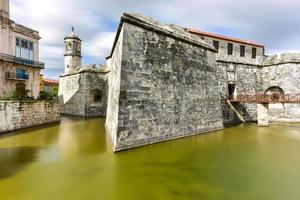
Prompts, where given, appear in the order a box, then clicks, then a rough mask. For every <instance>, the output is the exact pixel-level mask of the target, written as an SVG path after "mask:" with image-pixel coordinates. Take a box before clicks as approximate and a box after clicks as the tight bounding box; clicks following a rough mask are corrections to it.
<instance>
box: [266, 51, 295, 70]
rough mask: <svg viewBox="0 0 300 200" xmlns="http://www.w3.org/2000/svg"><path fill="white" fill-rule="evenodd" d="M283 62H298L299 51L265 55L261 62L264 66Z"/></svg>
mask: <svg viewBox="0 0 300 200" xmlns="http://www.w3.org/2000/svg"><path fill="white" fill-rule="evenodd" d="M283 64H300V53H283V54H277V55H272V56H267V57H266V58H265V60H264V62H263V66H264V67H269V66H274V65H283Z"/></svg>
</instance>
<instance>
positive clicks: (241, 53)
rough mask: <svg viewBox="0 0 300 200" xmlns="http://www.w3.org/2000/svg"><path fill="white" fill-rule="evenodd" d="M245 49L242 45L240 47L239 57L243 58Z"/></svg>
mask: <svg viewBox="0 0 300 200" xmlns="http://www.w3.org/2000/svg"><path fill="white" fill-rule="evenodd" d="M245 49H246V47H245V46H244V45H241V49H240V56H241V57H245Z"/></svg>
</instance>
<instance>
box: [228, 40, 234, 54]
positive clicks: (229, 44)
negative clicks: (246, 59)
mask: <svg viewBox="0 0 300 200" xmlns="http://www.w3.org/2000/svg"><path fill="white" fill-rule="evenodd" d="M232 53H233V44H232V43H228V49H227V54H228V55H232Z"/></svg>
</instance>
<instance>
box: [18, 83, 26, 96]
mask: <svg viewBox="0 0 300 200" xmlns="http://www.w3.org/2000/svg"><path fill="white" fill-rule="evenodd" d="M15 96H16V97H17V98H25V97H27V91H26V86H25V84H23V83H17V84H16V91H15Z"/></svg>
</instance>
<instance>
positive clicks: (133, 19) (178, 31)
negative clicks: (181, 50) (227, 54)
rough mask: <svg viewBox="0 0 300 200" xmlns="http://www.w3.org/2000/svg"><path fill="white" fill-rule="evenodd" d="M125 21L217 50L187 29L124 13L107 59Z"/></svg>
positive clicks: (210, 49) (139, 15)
mask: <svg viewBox="0 0 300 200" xmlns="http://www.w3.org/2000/svg"><path fill="white" fill-rule="evenodd" d="M125 22H127V23H129V24H132V25H135V26H138V27H141V28H143V29H146V30H149V31H153V32H156V33H158V34H162V35H166V36H168V37H171V38H174V39H176V40H179V41H182V42H185V43H188V44H191V45H194V46H198V47H201V48H203V49H206V50H209V51H211V52H215V53H216V52H217V50H216V49H215V48H214V47H213V46H212V45H210V44H208V43H206V42H205V41H204V40H202V39H201V38H200V37H198V36H196V35H194V34H191V33H189V32H187V30H186V29H185V28H183V27H180V26H177V25H173V24H164V23H162V22H159V21H157V20H154V19H152V18H150V17H145V16H143V15H141V14H128V13H124V14H123V16H122V17H121V21H120V24H119V27H118V30H117V34H116V37H115V41H114V44H113V48H112V51H111V54H110V55H109V56H108V57H107V58H106V59H109V58H111V57H112V55H113V53H114V50H115V47H116V44H117V41H118V38H119V35H120V33H121V29H122V26H123V24H124V23H125Z"/></svg>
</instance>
